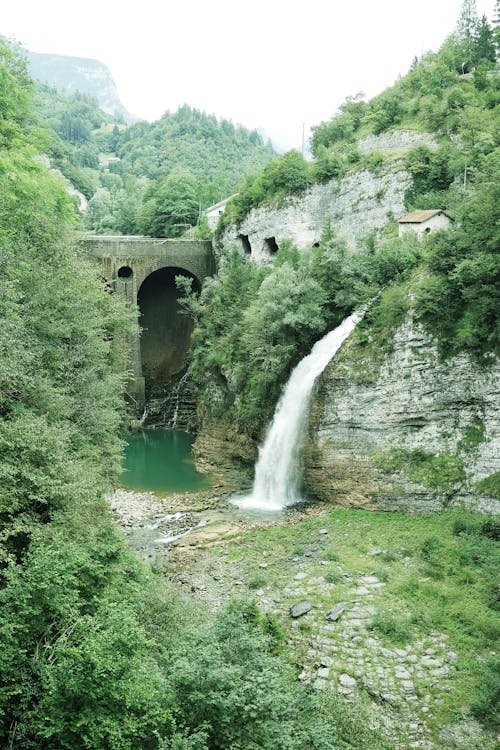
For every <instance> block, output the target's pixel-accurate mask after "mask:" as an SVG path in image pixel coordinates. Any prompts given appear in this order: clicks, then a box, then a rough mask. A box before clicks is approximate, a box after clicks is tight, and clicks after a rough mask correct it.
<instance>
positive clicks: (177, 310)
mask: <svg viewBox="0 0 500 750" xmlns="http://www.w3.org/2000/svg"><path fill="white" fill-rule="evenodd" d="M176 276H187V277H188V278H190V279H192V288H193V290H194V291H196V292H199V291H200V289H201V284H200V282H199V281H198V279H197V278H196V277H195V276H193V275H192V274H190V273H189V272H188V271H186V270H184V269H183V268H160V269H159V270H158V271H155V272H154V273H152V274H150V276H148V277H147V278H146V279H145V280H144V282H143V283H142V284H141V287H140V289H139V292H138V294H137V304H138V305H139V310H140V318H139V323H140V326H141V329H142V330H141V363H142V370H143V374H144V378H145V386H146V397H147V398H151V397H154V396H155V395H163V393H164V391H165V385H167V384H168V383H169V382H170V381H171V380H172V378H173V377H174V376H175V374H176V373H178V372H179V371H180V370H182V368H183V366H184V362H185V358H186V354H187V351H188V349H189V345H190V340H191V333H192V330H193V326H194V323H193V321H192V319H191V318H190V317H189V316H188V315H186V314H184V313H183V311H182V308H181V306H180V305H179V297H181V296H182V293H181V292H179V291H178V289H177V287H176V284H175V277H176Z"/></svg>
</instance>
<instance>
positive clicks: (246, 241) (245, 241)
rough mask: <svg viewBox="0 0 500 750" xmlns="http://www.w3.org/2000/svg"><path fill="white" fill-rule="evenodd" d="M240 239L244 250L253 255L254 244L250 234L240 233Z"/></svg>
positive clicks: (246, 253)
mask: <svg viewBox="0 0 500 750" xmlns="http://www.w3.org/2000/svg"><path fill="white" fill-rule="evenodd" d="M238 239H239V241H240V242H241V247H242V248H243V252H244V253H245V255H251V254H252V246H251V244H250V240H249V239H248V234H239V235H238Z"/></svg>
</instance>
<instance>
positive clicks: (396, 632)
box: [368, 612, 413, 646]
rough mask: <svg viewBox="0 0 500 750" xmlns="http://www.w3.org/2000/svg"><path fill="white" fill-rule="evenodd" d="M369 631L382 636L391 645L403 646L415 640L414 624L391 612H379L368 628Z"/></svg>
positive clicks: (406, 618)
mask: <svg viewBox="0 0 500 750" xmlns="http://www.w3.org/2000/svg"><path fill="white" fill-rule="evenodd" d="M368 629H369V630H372V631H373V632H375V633H377V634H378V635H382V636H384V637H385V638H387V640H389V641H391V643H395V644H398V645H401V646H404V645H406V644H407V643H410V641H411V640H412V638H413V628H412V622H411V620H410V618H408V617H402V616H401V615H399V616H398V615H394V614H391V613H390V612H377V614H376V615H375V616H374V617H373V620H372V621H371V622H370V624H369V626H368Z"/></svg>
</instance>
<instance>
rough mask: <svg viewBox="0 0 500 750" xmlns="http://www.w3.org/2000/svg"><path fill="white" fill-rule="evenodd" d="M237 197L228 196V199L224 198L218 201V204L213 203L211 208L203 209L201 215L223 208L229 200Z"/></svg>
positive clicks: (235, 194)
mask: <svg viewBox="0 0 500 750" xmlns="http://www.w3.org/2000/svg"><path fill="white" fill-rule="evenodd" d="M237 195H238V193H234V195H230V196H229V198H224V200H222V201H219V202H218V203H214V205H213V206H209V207H208V208H205V209H204V211H203V213H205V214H206V213H209V212H210V211H215V210H216V209H218V208H224V207H225V205H226V203H227V202H228V201H230V200H231V198H235V197H236V196H237Z"/></svg>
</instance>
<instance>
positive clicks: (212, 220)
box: [203, 195, 234, 229]
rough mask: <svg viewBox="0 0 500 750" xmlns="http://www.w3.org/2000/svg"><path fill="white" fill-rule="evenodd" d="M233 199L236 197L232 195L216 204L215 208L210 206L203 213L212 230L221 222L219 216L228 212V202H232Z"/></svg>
mask: <svg viewBox="0 0 500 750" xmlns="http://www.w3.org/2000/svg"><path fill="white" fill-rule="evenodd" d="M231 198H234V195H230V196H229V198H224V200H222V201H219V202H218V203H215V204H214V205H213V206H209V207H208V208H206V209H205V210H204V211H203V213H204V214H205V216H206V218H207V221H208V226H209V227H210V229H215V227H216V226H217V222H218V221H219V216H220V215H221V214H223V213H224V211H225V210H226V205H227V203H228V201H230V200H231Z"/></svg>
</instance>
